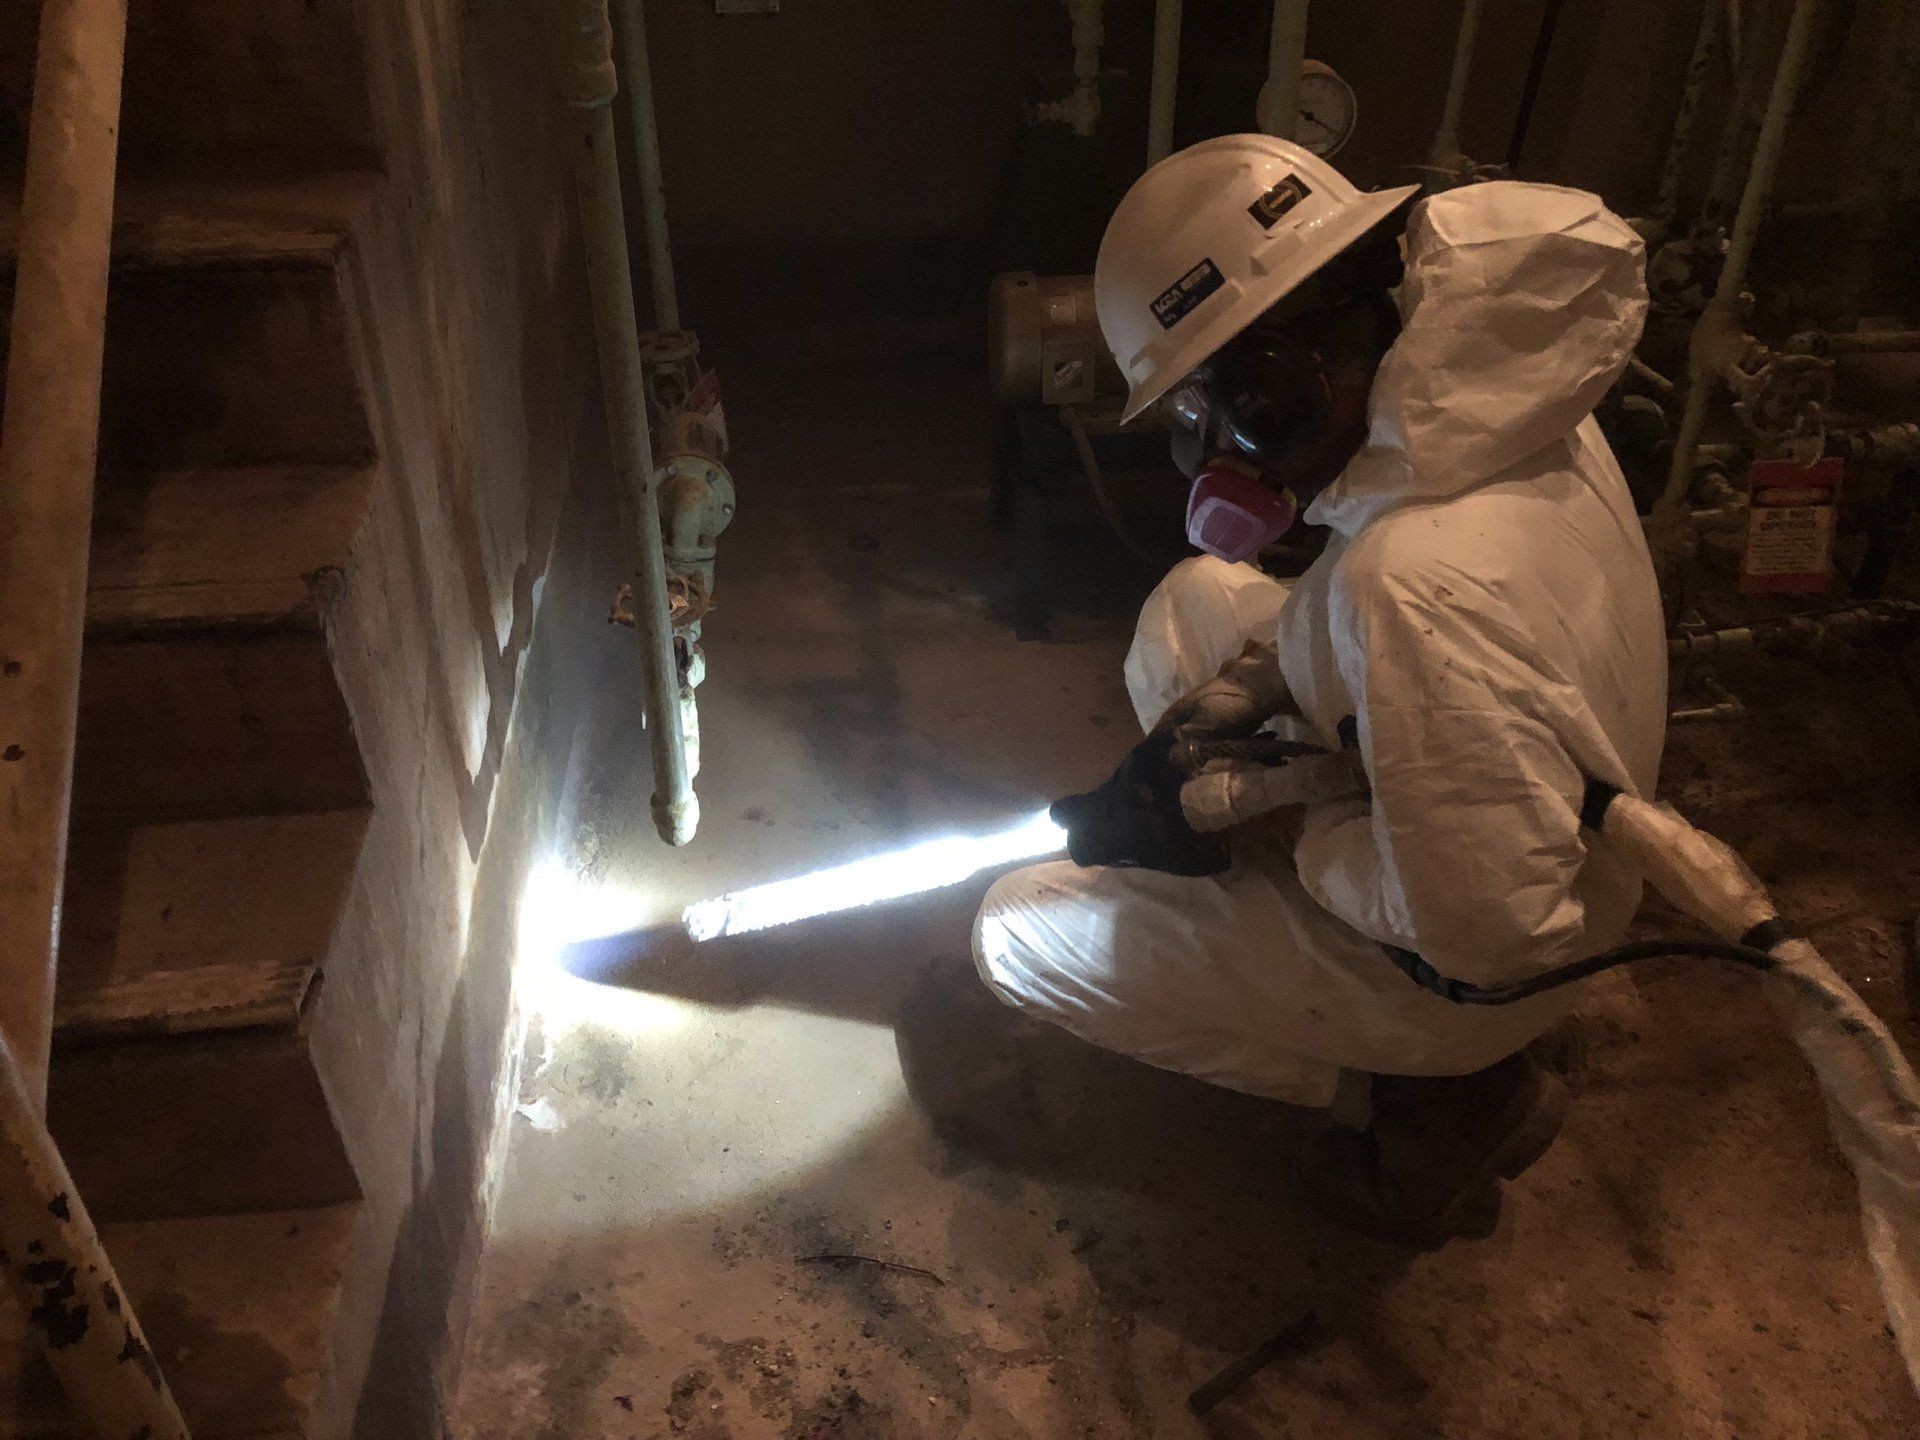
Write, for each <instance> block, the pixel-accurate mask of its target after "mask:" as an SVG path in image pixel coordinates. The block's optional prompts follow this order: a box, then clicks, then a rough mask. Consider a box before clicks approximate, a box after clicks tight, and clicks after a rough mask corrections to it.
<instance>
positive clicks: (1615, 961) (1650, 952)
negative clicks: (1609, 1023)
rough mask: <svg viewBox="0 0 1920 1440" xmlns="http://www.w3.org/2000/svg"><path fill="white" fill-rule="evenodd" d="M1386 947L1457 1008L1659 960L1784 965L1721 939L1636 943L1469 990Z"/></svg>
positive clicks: (1523, 996)
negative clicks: (1693, 958) (1691, 958)
mask: <svg viewBox="0 0 1920 1440" xmlns="http://www.w3.org/2000/svg"><path fill="white" fill-rule="evenodd" d="M1382 948H1383V949H1385V950H1386V952H1387V958H1388V959H1390V960H1391V961H1393V963H1394V964H1395V965H1397V966H1398V967H1399V968H1400V969H1401V970H1402V971H1403V972H1404V973H1405V974H1406V975H1407V976H1408V977H1409V978H1411V979H1412V980H1413V981H1414V982H1415V983H1416V984H1418V985H1419V986H1421V988H1423V989H1426V990H1431V991H1432V992H1433V993H1434V994H1436V995H1438V996H1439V997H1440V998H1441V999H1442V1000H1451V1001H1452V1002H1453V1003H1454V1004H1456V1005H1511V1004H1513V1003H1514V1002H1515V1001H1516V1000H1528V999H1531V998H1532V997H1533V996H1535V995H1540V994H1544V993H1545V992H1546V991H1548V990H1558V989H1559V988H1560V987H1561V986H1562V985H1571V984H1572V983H1573V982H1574V981H1576V980H1585V979H1587V978H1588V977H1589V976H1593V975H1598V974H1599V973H1600V972H1601V971H1603V970H1612V969H1614V968H1615V967H1616V966H1620V965H1631V964H1633V963H1634V962H1635V961H1636V960H1653V959H1657V958H1659V957H1661V956H1682V955H1687V956H1697V957H1699V958H1701V959H1706V960H1731V961H1732V962H1733V963H1734V964H1736V965H1745V966H1747V967H1748V968H1749V969H1752V970H1774V969H1777V968H1778V966H1779V963H1780V962H1779V961H1778V960H1777V959H1776V958H1775V957H1774V955H1773V954H1772V953H1771V952H1769V951H1766V950H1762V949H1760V948H1759V947H1758V946H1754V945H1731V944H1728V943H1726V942H1725V941H1721V940H1636V941H1634V942H1632V943H1631V944H1627V945H1621V946H1617V947H1616V948H1614V949H1612V950H1605V951H1602V952H1601V953H1600V954H1598V955H1589V956H1587V957H1586V958H1585V959H1584V960H1574V961H1571V962H1569V963H1568V964H1565V965H1561V966H1558V967H1556V968H1555V969H1552V970H1548V971H1546V972H1545V973H1544V974H1540V975H1535V976H1532V977H1531V978H1529V979H1526V980H1515V981H1513V982H1512V983H1511V984H1507V985H1469V984H1467V983H1466V982H1465V981H1463V980H1452V979H1449V978H1448V977H1447V976H1445V975H1442V974H1441V973H1440V972H1439V971H1438V970H1435V969H1434V968H1433V966H1431V965H1429V964H1428V963H1427V962H1426V961H1425V960H1423V959H1421V958H1420V956H1418V955H1416V954H1414V953H1413V951H1411V950H1402V949H1400V948H1398V947H1397V946H1393V945H1387V946H1384V947H1382Z"/></svg>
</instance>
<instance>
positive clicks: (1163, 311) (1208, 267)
mask: <svg viewBox="0 0 1920 1440" xmlns="http://www.w3.org/2000/svg"><path fill="white" fill-rule="evenodd" d="M1226 283H1227V277H1226V276H1224V275H1222V274H1221V273H1220V267H1219V266H1218V265H1216V264H1214V263H1213V261H1211V260H1202V261H1201V262H1200V263H1199V264H1198V265H1196V266H1194V267H1193V269H1191V270H1189V271H1188V272H1187V273H1186V274H1184V275H1182V276H1181V277H1180V278H1179V279H1178V280H1176V281H1174V282H1173V284H1171V285H1169V286H1168V287H1167V288H1166V289H1165V290H1163V291H1161V292H1160V294H1159V295H1158V296H1157V297H1156V298H1155V299H1154V302H1153V318H1154V319H1156V320H1158V321H1159V322H1160V328H1161V329H1163V330H1171V329H1172V328H1173V327H1174V326H1176V325H1178V324H1179V323H1180V322H1181V321H1182V320H1184V319H1186V318H1187V316H1189V315H1191V314H1192V313H1193V312H1194V310H1195V309H1196V308H1198V306H1199V304H1200V302H1201V301H1203V300H1205V299H1206V298H1207V297H1208V296H1209V295H1212V294H1215V293H1216V292H1217V291H1219V289H1220V288H1221V287H1222V286H1223V285H1225V284H1226Z"/></svg>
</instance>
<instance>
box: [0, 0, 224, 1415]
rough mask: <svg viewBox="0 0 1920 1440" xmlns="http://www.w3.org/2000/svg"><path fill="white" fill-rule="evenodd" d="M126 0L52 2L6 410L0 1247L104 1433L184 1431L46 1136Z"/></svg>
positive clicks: (57, 1363) (29, 1311)
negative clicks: (47, 1093) (49, 1060)
mask: <svg viewBox="0 0 1920 1440" xmlns="http://www.w3.org/2000/svg"><path fill="white" fill-rule="evenodd" d="M126 35H127V0H45V3H44V4H43V5H42V6H41V11H40V40H39V54H38V56H37V57H36V62H35V70H34V87H33V112H32V115H31V117H30V121H29V126H28V131H27V169H26V176H25V180H24V183H23V186H22V191H21V206H20V225H19V253H18V257H17V261H16V267H15V285H14V301H13V321H12V332H11V338H10V343H9V352H8V357H7V377H6V399H5V409H4V413H3V414H0V1252H4V1262H3V1263H0V1269H4V1270H5V1272H6V1278H7V1283H8V1285H9V1286H10V1287H11V1289H12V1291H13V1293H14V1296H15V1299H16V1301H17V1302H18V1303H19V1306H20V1310H21V1312H22V1314H23V1315H25V1316H26V1318H27V1322H28V1326H29V1328H30V1329H31V1331H32V1333H33V1337H34V1339H35V1341H36V1342H37V1343H38V1344H39V1346H40V1348H41V1350H42V1351H43V1352H44V1353H45V1355H46V1357H47V1360H48V1362H49V1363H50V1364H51V1365H52V1367H53V1370H54V1373H55V1374H56V1375H57V1376H58V1377H59V1379H60V1382H61V1384H62V1386H63V1387H64V1388H65V1390H66V1393H67V1398H68V1400H69V1402H70V1403H71V1404H72V1406H73V1409H74V1410H75V1411H76V1412H77V1413H78V1414H79V1416H80V1418H81V1419H82V1421H83V1422H84V1423H85V1424H86V1425H87V1426H88V1428H89V1429H90V1430H91V1431H92V1432H93V1433H94V1434H95V1435H97V1436H99V1437H100V1440H126V1437H128V1436H132V1435H144V1436H147V1437H149V1440H185V1437H186V1433H187V1431H186V1426H185V1424H184V1422H183V1421H182V1420H181V1418H180V1412H179V1410H178V1409H177V1408H176V1407H175V1405H174V1403H173V1397H172V1396H171V1395H170V1394H169V1393H168V1391H167V1385H166V1381H165V1380H164V1379H163V1378H162V1376H161V1374H160V1368H159V1366H158V1365H157V1364H156V1363H155V1361H154V1358H153V1353H152V1351H151V1350H149V1349H148V1348H147V1345H146V1342H145V1340H144V1338H143V1337H142V1336H141V1332H140V1326H139V1322H138V1321H137V1320H135V1319H134V1315H133V1309H132V1307H131V1305H130V1304H129V1303H128V1301H127V1300H126V1298H125V1292H124V1291H123V1290H122V1289H121V1287H120V1283H119V1281H118V1279H117V1278H116V1277H115V1275H114V1272H113V1267H112V1265H111V1264H110V1263H109V1262H108V1260H107V1256H106V1252H105V1251H104V1250H102V1249H101V1247H100V1237H99V1235H98V1234H97V1233H96V1232H95V1231H94V1228H93V1224H92V1222H91V1221H90V1220H89V1219H88V1217H87V1212H86V1207H85V1206H84V1205H82V1204H81V1202H80V1196H79V1194H78V1192H77V1191H75V1189H74V1187H73V1182H72V1180H71V1178H70V1177H69V1176H68V1175H67V1171H66V1166H65V1165H64V1164H63V1163H62V1162H61V1159H60V1152H59V1150H58V1148H57V1147H56V1146H55V1144H54V1141H53V1137H52V1136H51V1135H50V1134H49V1133H48V1132H47V1128H46V1124H45V1121H44V1120H43V1118H42V1112H43V1111H44V1109H45V1106H46V1087H47V1064H48V1058H49V1055H50V1052H51V1050H52V1041H53V982H54V974H55V965H56V958H57V946H58V942H59V929H60V901H61V887H62V882H63V878H64V875H65V872H66V858H67V826H68V811H69V807H70V805H71V802H72V798H73V753H74V733H75V729H76V726H77V724H78V721H79V710H80V648H81V644H82V642H83V640H84V638H85V627H86V608H87V565H88V545H89V533H90V531H91V530H92V526H93V483H94V470H95V466H96V463H97V461H98V436H99V428H100V376H101V364H102V358H103V356H104V353H105V336H106V309H107V270H108V265H109V263H110V260H111V253H112V243H113V184H114V170H115V165H116V160H117V154H118V135H119V128H120V85H121V76H122V70H123V66H124V63H125V52H126Z"/></svg>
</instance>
